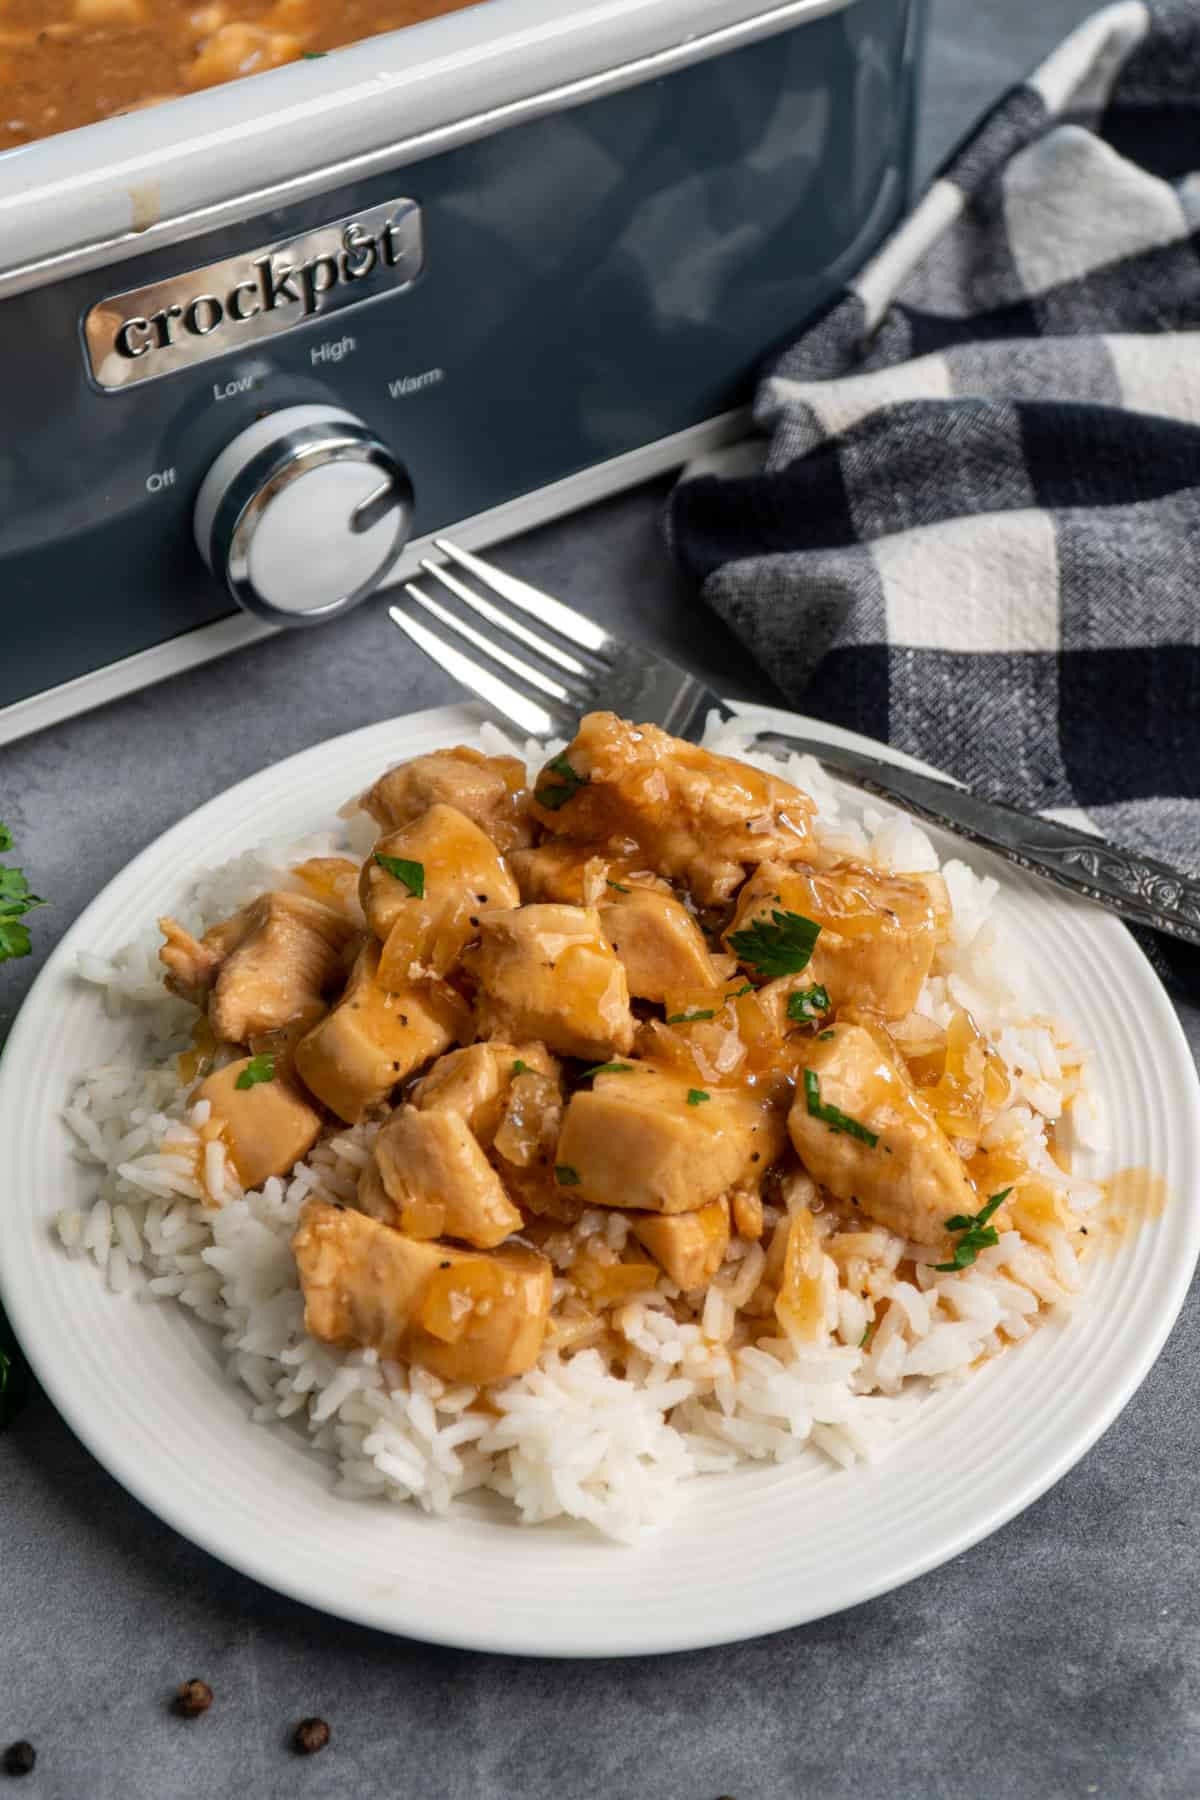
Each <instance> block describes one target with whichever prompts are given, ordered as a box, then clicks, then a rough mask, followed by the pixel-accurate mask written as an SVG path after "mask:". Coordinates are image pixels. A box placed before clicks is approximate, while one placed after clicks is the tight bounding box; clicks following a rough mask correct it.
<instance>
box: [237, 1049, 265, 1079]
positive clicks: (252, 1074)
mask: <svg viewBox="0 0 1200 1800" xmlns="http://www.w3.org/2000/svg"><path fill="white" fill-rule="evenodd" d="M274 1079H275V1058H274V1057H273V1056H272V1055H271V1052H270V1051H269V1050H264V1051H263V1053H262V1055H261V1056H252V1057H251V1058H250V1061H249V1062H248V1063H247V1064H246V1066H245V1068H244V1069H243V1070H242V1072H241V1074H240V1075H239V1076H238V1078H237V1080H236V1081H235V1082H234V1084H233V1085H234V1087H236V1088H252V1087H257V1086H258V1084H259V1082H260V1081H274Z"/></svg>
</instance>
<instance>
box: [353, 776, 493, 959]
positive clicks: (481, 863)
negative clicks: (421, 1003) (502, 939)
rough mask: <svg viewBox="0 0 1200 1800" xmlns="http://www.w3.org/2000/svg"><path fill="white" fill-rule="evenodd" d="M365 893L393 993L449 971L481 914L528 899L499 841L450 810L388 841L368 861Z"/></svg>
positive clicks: (436, 811) (437, 809) (433, 813)
mask: <svg viewBox="0 0 1200 1800" xmlns="http://www.w3.org/2000/svg"><path fill="white" fill-rule="evenodd" d="M381 859H386V860H381ZM389 864H390V865H391V867H389ZM393 871H394V872H393ZM406 874H407V875H408V876H409V877H410V881H411V883H412V884H413V885H410V881H405V880H404V875H406ZM414 885H415V888H416V890H417V891H415V892H414ZM360 894H361V898H362V905H363V911H364V912H365V913H366V915H367V921H368V923H369V925H370V927H371V929H372V931H373V932H374V933H375V935H376V936H377V937H379V938H382V939H383V940H384V945H383V954H382V956H381V957H380V959H379V981H380V985H381V986H383V987H385V988H393V987H394V988H405V987H407V986H408V984H409V982H410V980H413V979H419V978H420V975H421V974H423V973H424V974H428V973H432V974H434V975H439V976H440V975H446V974H448V973H449V971H450V970H451V969H452V968H453V967H454V964H455V963H456V962H457V961H458V958H459V955H460V953H461V951H462V948H463V945H464V944H466V943H467V942H468V941H469V940H470V939H471V938H473V937H474V936H475V933H476V931H477V930H478V927H479V918H480V915H481V914H482V913H486V912H495V911H497V910H499V909H505V910H507V909H509V908H511V907H514V906H517V905H519V904H520V898H521V897H520V894H519V892H518V889H517V884H516V882H515V881H514V880H513V878H512V876H511V875H510V874H509V872H508V870H507V869H506V868H505V866H504V858H503V857H502V856H501V855H500V852H499V851H498V850H497V849H496V846H495V844H493V842H492V840H491V838H489V837H488V836H487V835H486V833H484V832H482V831H481V830H480V829H479V827H478V825H476V824H475V823H474V822H473V821H472V820H471V819H468V818H467V816H466V814H465V813H461V812H459V811H458V810H457V808H456V807H453V806H442V805H437V806H431V807H430V809H429V811H428V812H427V813H422V815H421V817H420V818H419V819H415V820H414V821H413V823H412V824H411V825H405V826H403V827H402V829H401V830H399V831H391V832H388V833H387V834H386V835H385V836H384V837H381V838H380V840H379V842H378V843H377V844H376V846H375V849H374V852H373V853H372V854H371V855H370V856H369V857H368V858H367V860H366V862H365V863H364V864H363V868H362V880H361V886H360Z"/></svg>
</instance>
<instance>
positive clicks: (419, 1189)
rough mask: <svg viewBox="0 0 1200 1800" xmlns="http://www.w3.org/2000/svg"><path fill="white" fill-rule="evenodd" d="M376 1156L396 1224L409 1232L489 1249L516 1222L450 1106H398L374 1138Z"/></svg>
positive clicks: (492, 1174) (513, 1228) (480, 1153)
mask: <svg viewBox="0 0 1200 1800" xmlns="http://www.w3.org/2000/svg"><path fill="white" fill-rule="evenodd" d="M375 1162H376V1165H377V1167H378V1169H379V1173H380V1176H381V1177H382V1179H383V1186H384V1189H385V1191H386V1193H387V1194H388V1196H389V1198H390V1199H391V1200H392V1201H393V1202H394V1203H395V1207H396V1220H395V1223H396V1224H397V1225H398V1226H399V1228H400V1230H401V1231H407V1232H409V1233H410V1234H411V1235H412V1236H413V1237H421V1238H432V1237H442V1236H445V1237H452V1238H462V1239H463V1241H464V1242H465V1243H468V1244H474V1245H475V1246H476V1247H477V1248H478V1249H480V1250H491V1249H494V1248H495V1246H496V1245H497V1244H502V1243H503V1242H504V1240H505V1238H506V1237H511V1235H512V1233H513V1232H514V1231H519V1230H520V1228H521V1223H522V1220H521V1214H520V1213H519V1212H518V1211H517V1209H516V1207H515V1206H514V1205H513V1203H512V1201H511V1200H510V1199H509V1197H508V1195H507V1194H506V1193H505V1191H504V1188H503V1186H502V1184H501V1181H500V1177H499V1176H498V1175H497V1174H496V1171H495V1169H493V1167H492V1165H491V1163H489V1161H488V1159H487V1157H486V1156H485V1155H484V1153H483V1151H482V1150H481V1149H480V1147H479V1143H478V1140H477V1139H476V1138H475V1136H474V1135H473V1133H472V1132H471V1130H470V1128H469V1127H468V1126H467V1125H466V1124H465V1122H464V1121H463V1119H462V1118H461V1117H460V1115H459V1114H458V1113H456V1112H448V1111H441V1112H418V1111H417V1109H416V1107H415V1106H402V1107H400V1108H399V1109H398V1110H397V1111H396V1112H394V1113H393V1114H392V1116H391V1118H390V1119H389V1120H388V1122H387V1124H386V1125H385V1126H384V1128H383V1130H382V1131H381V1132H380V1133H379V1136H378V1137H377V1138H376V1139H375Z"/></svg>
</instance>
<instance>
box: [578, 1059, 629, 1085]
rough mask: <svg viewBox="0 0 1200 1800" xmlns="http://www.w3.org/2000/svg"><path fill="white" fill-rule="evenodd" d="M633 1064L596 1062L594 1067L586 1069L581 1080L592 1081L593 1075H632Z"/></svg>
mask: <svg viewBox="0 0 1200 1800" xmlns="http://www.w3.org/2000/svg"><path fill="white" fill-rule="evenodd" d="M632 1074H633V1064H632V1063H623V1062H611V1063H596V1064H595V1066H594V1067H593V1068H590V1069H585V1070H584V1071H583V1074H582V1075H581V1076H580V1077H579V1079H580V1081H590V1080H591V1078H592V1076H593V1075H632Z"/></svg>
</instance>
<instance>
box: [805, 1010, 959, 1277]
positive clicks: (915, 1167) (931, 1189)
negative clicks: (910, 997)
mask: <svg viewBox="0 0 1200 1800" xmlns="http://www.w3.org/2000/svg"><path fill="white" fill-rule="evenodd" d="M804 1062H805V1065H806V1069H807V1071H808V1072H809V1073H811V1075H812V1076H813V1077H815V1079H816V1099H815V1101H814V1099H813V1097H812V1096H811V1095H810V1093H809V1092H808V1088H809V1087H810V1086H811V1085H812V1084H811V1083H809V1082H808V1079H807V1076H805V1077H804V1078H802V1079H801V1081H800V1082H799V1083H798V1085H797V1091H796V1099H795V1102H794V1104H793V1106H792V1110H791V1112H790V1113H789V1115H788V1132H789V1134H790V1136H791V1140H792V1143H793V1145H794V1146H795V1149H796V1154H797V1155H798V1156H799V1158H800V1161H801V1162H802V1163H803V1164H804V1167H805V1168H806V1169H807V1170H808V1172H809V1174H810V1175H812V1177H813V1178H814V1180H816V1181H818V1182H820V1184H821V1186H822V1187H825V1188H828V1190H829V1192H830V1193H831V1194H833V1195H834V1197H835V1198H836V1199H838V1200H848V1201H857V1202H858V1205H859V1206H860V1207H861V1209H862V1211H863V1212H864V1213H866V1215H867V1217H868V1218H870V1219H874V1220H876V1221H877V1222H878V1223H879V1224H880V1225H886V1226H887V1227H888V1229H889V1230H891V1231H895V1232H898V1233H899V1234H900V1236H901V1237H906V1238H911V1239H912V1240H913V1242H914V1243H918V1244H941V1243H943V1242H944V1241H945V1239H946V1220H947V1219H949V1218H952V1217H953V1216H954V1215H955V1214H956V1213H974V1212H976V1211H978V1207H979V1200H978V1196H977V1195H976V1193H975V1190H974V1188H973V1187H972V1186H971V1183H970V1182H969V1181H968V1179H967V1174H966V1170H965V1169H964V1167H963V1162H962V1158H961V1157H960V1156H959V1155H958V1152H957V1151H956V1150H955V1149H954V1146H953V1145H952V1144H951V1143H950V1141H949V1140H948V1138H947V1137H946V1136H945V1134H944V1132H942V1131H941V1129H940V1128H939V1126H938V1123H937V1120H936V1119H935V1118H934V1116H933V1113H932V1111H931V1110H930V1108H929V1106H928V1104H927V1103H926V1101H925V1100H924V1099H923V1098H922V1096H921V1095H920V1093H919V1092H918V1091H917V1089H916V1088H914V1087H913V1085H912V1082H911V1081H910V1080H909V1077H908V1075H907V1073H906V1072H905V1071H904V1069H903V1066H902V1065H901V1063H900V1061H899V1058H898V1057H897V1056H896V1055H895V1054H894V1053H892V1052H889V1051H888V1050H885V1049H884V1047H883V1044H882V1043H881V1042H880V1039H879V1038H878V1037H876V1036H875V1034H873V1033H872V1032H871V1031H869V1030H868V1029H867V1028H866V1027H865V1026H863V1025H834V1026H832V1027H831V1028H830V1029H829V1030H828V1031H823V1032H822V1033H821V1034H820V1036H819V1037H816V1038H812V1039H809V1040H808V1041H807V1042H806V1043H805V1045H804ZM814 1104H815V1105H816V1106H818V1107H834V1108H836V1109H837V1111H838V1113H841V1114H845V1115H847V1116H848V1117H849V1118H850V1119H851V1120H853V1121H855V1122H857V1124H858V1125H859V1126H860V1127H862V1128H863V1129H864V1130H865V1131H866V1132H867V1133H868V1134H869V1135H870V1136H872V1137H874V1138H875V1139H876V1141H875V1142H874V1143H870V1142H867V1141H865V1140H864V1139H863V1138H861V1137H859V1136H856V1135H855V1134H854V1133H853V1132H851V1131H847V1130H845V1129H843V1128H840V1127H839V1126H838V1122H837V1119H836V1117H835V1118H834V1119H833V1120H832V1122H830V1121H829V1120H828V1119H826V1118H823V1117H821V1116H819V1115H817V1114H814V1112H812V1111H811V1110H810V1107H812V1106H813V1105H814Z"/></svg>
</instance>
